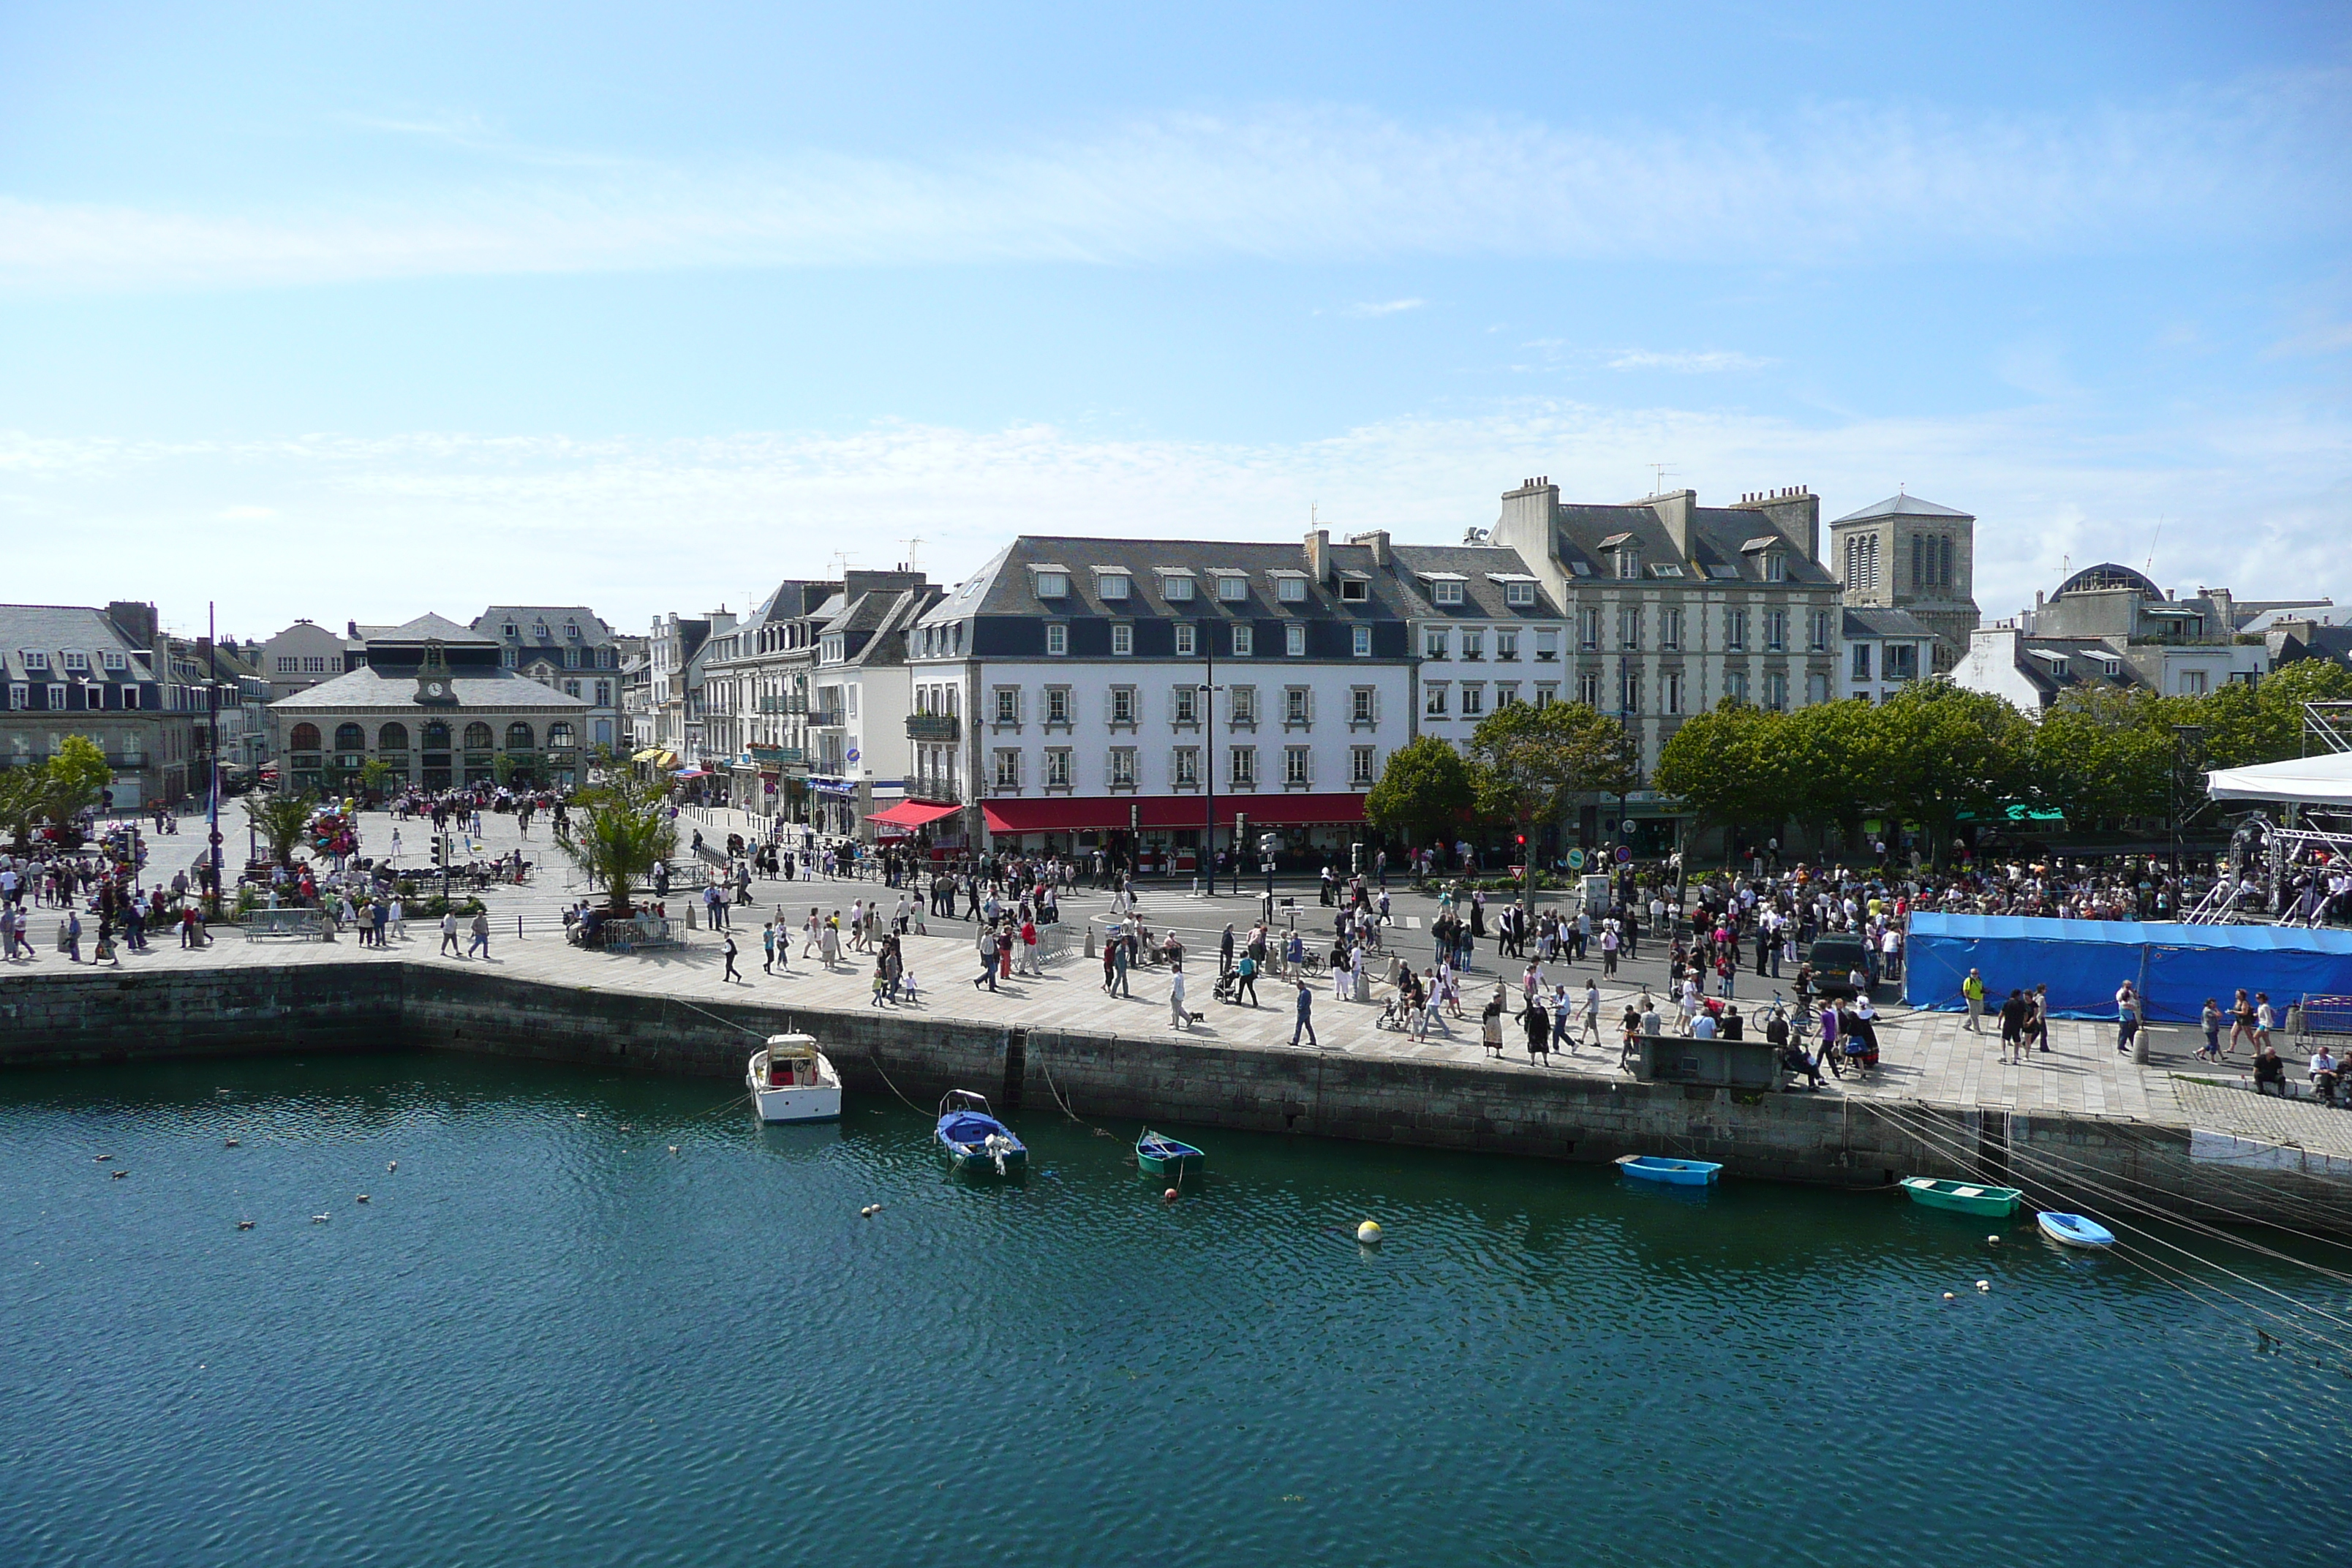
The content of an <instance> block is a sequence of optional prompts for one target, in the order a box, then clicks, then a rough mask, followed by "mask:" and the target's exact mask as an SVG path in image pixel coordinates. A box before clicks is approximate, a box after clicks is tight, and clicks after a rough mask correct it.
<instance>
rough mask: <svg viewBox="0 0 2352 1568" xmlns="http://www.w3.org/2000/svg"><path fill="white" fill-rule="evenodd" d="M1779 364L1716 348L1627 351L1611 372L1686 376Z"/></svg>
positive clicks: (1615, 360)
mask: <svg viewBox="0 0 2352 1568" xmlns="http://www.w3.org/2000/svg"><path fill="white" fill-rule="evenodd" d="M1772 363H1776V362H1774V361H1772V360H1769V359H1759V358H1758V357H1757V356H1756V355H1754V354H1743V353H1731V352H1730V351H1728V350H1726V349H1716V350H1712V351H1709V352H1707V353H1652V352H1650V351H1649V350H1648V349H1627V350H1625V351H1624V352H1623V353H1619V354H1616V355H1613V356H1612V358H1611V359H1610V361H1609V368H1610V369H1611V370H1670V371H1674V372H1675V373H1677V374H1683V375H1707V374H1715V373H1717V372H1720V371H1727V370H1762V369H1763V368H1764V367H1765V366H1766V365H1769V364H1772Z"/></svg>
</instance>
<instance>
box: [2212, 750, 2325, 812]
mask: <svg viewBox="0 0 2352 1568" xmlns="http://www.w3.org/2000/svg"><path fill="white" fill-rule="evenodd" d="M2205 787H2206V789H2207V790H2208V791H2209V792H2210V794H2211V795H2212V796H2213V798H2214V799H2215V800H2276V801H2285V802H2289V803H2298V802H2299V803H2301V804H2303V805H2332V806H2339V807H2345V808H2352V752H2328V753H2326V755H2323V756H2316V757H2297V758H2294V760H2293V761H2291V762H2284V763H2261V764H2260V765H2258V766H2255V767H2251V768H2215V769H2214V770H2213V771H2212V772H2210V773H2207V774H2206V775H2205Z"/></svg>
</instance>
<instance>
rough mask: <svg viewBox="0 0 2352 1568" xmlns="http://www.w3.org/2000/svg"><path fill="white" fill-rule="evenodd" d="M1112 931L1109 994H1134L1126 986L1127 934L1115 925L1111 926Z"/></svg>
mask: <svg viewBox="0 0 2352 1568" xmlns="http://www.w3.org/2000/svg"><path fill="white" fill-rule="evenodd" d="M1112 932H1113V934H1112V936H1111V951H1110V962H1111V993H1110V994H1112V995H1114V996H1132V995H1134V994H1135V993H1134V992H1132V991H1129V989H1128V988H1127V965H1128V950H1127V936H1126V934H1125V933H1124V932H1123V931H1119V930H1118V928H1117V927H1113V928H1112Z"/></svg>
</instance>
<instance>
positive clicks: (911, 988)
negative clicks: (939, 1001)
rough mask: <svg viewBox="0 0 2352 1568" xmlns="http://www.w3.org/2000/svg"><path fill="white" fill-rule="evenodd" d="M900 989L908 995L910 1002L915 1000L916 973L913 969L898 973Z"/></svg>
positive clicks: (902, 970)
mask: <svg viewBox="0 0 2352 1568" xmlns="http://www.w3.org/2000/svg"><path fill="white" fill-rule="evenodd" d="M898 988H899V989H900V990H902V991H904V992H905V993H906V994H907V1000H908V1001H909V1002H912V1001H913V1000H914V999H915V972H914V971H913V970H912V969H901V970H899V971H898Z"/></svg>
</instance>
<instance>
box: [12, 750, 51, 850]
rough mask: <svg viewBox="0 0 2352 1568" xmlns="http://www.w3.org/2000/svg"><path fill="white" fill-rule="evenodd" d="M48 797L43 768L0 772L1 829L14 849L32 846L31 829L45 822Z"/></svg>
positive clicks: (47, 785) (48, 791)
mask: <svg viewBox="0 0 2352 1568" xmlns="http://www.w3.org/2000/svg"><path fill="white" fill-rule="evenodd" d="M50 793H51V792H50V786H49V775H48V773H47V770H46V769H44V768H7V769H0V827H5V828H6V829H7V830H8V841H9V842H10V843H11V844H12V845H14V846H15V847H16V848H18V849H20V850H21V849H23V848H25V847H26V846H28V845H29V844H31V843H32V840H33V829H34V828H36V827H37V826H40V825H41V823H42V822H43V821H44V820H46V819H47V816H48V815H49V797H50Z"/></svg>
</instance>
